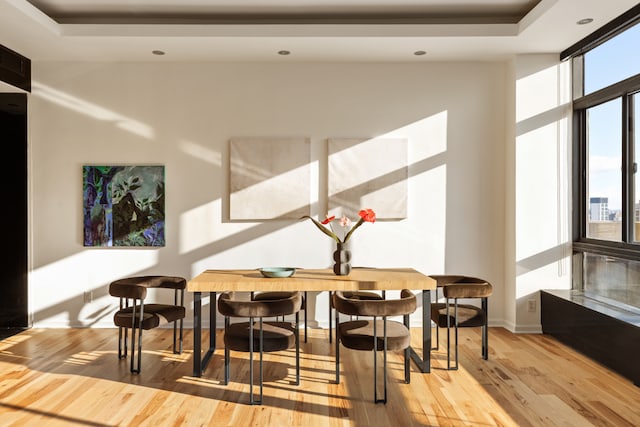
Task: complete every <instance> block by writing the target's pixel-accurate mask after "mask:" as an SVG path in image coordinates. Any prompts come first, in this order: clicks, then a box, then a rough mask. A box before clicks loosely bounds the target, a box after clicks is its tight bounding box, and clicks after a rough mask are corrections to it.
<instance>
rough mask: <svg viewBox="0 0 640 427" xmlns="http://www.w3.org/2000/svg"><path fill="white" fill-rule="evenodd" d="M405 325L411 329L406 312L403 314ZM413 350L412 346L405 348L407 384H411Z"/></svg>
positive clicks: (405, 380) (405, 376)
mask: <svg viewBox="0 0 640 427" xmlns="http://www.w3.org/2000/svg"><path fill="white" fill-rule="evenodd" d="M403 320H404V326H405V327H406V328H407V329H408V330H409V331H411V329H410V324H409V315H408V314H405V315H404V316H403ZM409 336H411V332H409ZM410 362H411V350H410V347H407V348H405V349H404V382H405V383H407V384H411V366H410V364H411V363H410Z"/></svg>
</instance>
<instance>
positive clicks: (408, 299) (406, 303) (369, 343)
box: [333, 289, 417, 403]
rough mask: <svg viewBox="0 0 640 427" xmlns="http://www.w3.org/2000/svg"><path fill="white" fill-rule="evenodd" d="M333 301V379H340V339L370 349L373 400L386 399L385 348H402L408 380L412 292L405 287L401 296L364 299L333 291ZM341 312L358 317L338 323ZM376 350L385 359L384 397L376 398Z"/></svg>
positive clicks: (413, 306)
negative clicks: (334, 321)
mask: <svg viewBox="0 0 640 427" xmlns="http://www.w3.org/2000/svg"><path fill="white" fill-rule="evenodd" d="M333 305H334V307H335V310H336V383H337V384H339V383H340V343H342V345H344V346H345V347H347V348H350V349H353V350H361V351H362V350H363V351H373V401H374V402H375V403H387V351H399V350H404V376H405V382H406V383H407V384H408V383H409V382H410V381H411V371H410V366H409V362H410V354H409V351H410V349H409V346H410V344H411V334H410V331H409V315H410V314H411V313H413V312H414V311H415V310H416V306H417V303H416V297H415V295H414V294H413V293H412V292H411V291H410V290H408V289H404V290H402V291H401V293H400V298H396V299H378V300H365V299H360V298H349V297H347V295H345V292H342V291H336V292H335V293H334V294H333ZM340 313H342V314H346V315H349V316H358V318H357V320H348V321H345V322H342V323H340ZM388 316H403V322H402V323H400V322H398V321H394V320H388V319H387V317H388ZM361 317H368V318H369V319H361ZM378 351H382V352H383V360H384V362H383V376H384V398H383V399H378V387H377V385H378V378H377V371H378V366H377V359H378V357H377V352H378Z"/></svg>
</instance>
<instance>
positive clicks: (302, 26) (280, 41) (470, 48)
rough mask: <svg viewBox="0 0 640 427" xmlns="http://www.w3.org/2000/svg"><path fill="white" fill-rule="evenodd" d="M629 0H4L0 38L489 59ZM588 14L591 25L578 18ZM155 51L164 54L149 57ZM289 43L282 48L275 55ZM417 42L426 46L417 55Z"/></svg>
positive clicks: (605, 17) (15, 43)
mask: <svg viewBox="0 0 640 427" xmlns="http://www.w3.org/2000/svg"><path fill="white" fill-rule="evenodd" d="M636 4H637V1H636V0H615V1H602V0H368V1H367V0H110V1H109V0H95V1H94V0H30V1H27V0H1V1H0V44H3V45H5V46H7V47H9V48H10V49H13V50H16V51H18V52H19V53H21V54H23V55H25V56H27V57H29V58H31V59H32V60H33V61H46V60H90V61H429V60H496V59H504V58H507V57H509V56H510V55H514V54H527V53H558V52H560V51H562V50H564V49H566V48H567V47H569V46H570V45H572V44H573V43H575V42H576V41H578V40H580V39H581V38H583V37H585V36H586V35H588V34H589V33H591V32H592V31H594V30H595V29H597V28H598V27H600V26H602V25H604V24H606V23H607V22H609V21H610V20H612V19H614V18H615V17H617V16H619V15H621V14H622V13H624V12H626V11H627V10H628V9H630V8H632V7H633V6H635V5H636ZM583 18H592V19H593V20H594V21H593V22H592V23H591V24H589V25H577V24H576V22H577V21H578V20H580V19H583ZM154 50H161V51H163V52H165V53H166V54H165V55H163V56H156V55H153V54H152V53H151V52H152V51H154ZM282 50H286V51H289V52H290V54H289V55H286V56H282V55H278V53H277V52H279V51H282ZM416 51H424V52H426V54H425V55H420V56H416V55H414V53H415V52H416Z"/></svg>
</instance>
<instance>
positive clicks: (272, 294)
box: [251, 291, 308, 342]
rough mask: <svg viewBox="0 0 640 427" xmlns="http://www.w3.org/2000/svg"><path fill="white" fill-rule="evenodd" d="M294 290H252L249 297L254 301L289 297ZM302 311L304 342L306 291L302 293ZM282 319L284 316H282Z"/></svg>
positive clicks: (305, 338) (305, 337)
mask: <svg viewBox="0 0 640 427" xmlns="http://www.w3.org/2000/svg"><path fill="white" fill-rule="evenodd" d="M294 292H296V291H261V292H252V293H251V299H252V300H255V301H266V300H273V299H282V298H289V297H290V296H291V295H292V294H293V293H294ZM301 310H302V311H304V342H307V324H308V320H307V291H303V293H302V308H301ZM282 320H283V321H284V316H282Z"/></svg>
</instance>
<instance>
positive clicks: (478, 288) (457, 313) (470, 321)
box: [431, 275, 493, 370]
mask: <svg viewBox="0 0 640 427" xmlns="http://www.w3.org/2000/svg"><path fill="white" fill-rule="evenodd" d="M431 277H432V278H434V279H435V280H436V283H437V288H436V302H435V303H432V304H431V320H432V321H433V322H434V323H435V324H436V347H435V350H438V349H439V348H440V328H447V369H448V370H457V369H458V328H477V327H480V328H482V358H483V359H484V360H488V359H489V331H488V307H489V303H488V301H489V297H490V296H491V294H492V293H493V286H492V285H491V283H489V282H487V281H486V280H484V279H481V278H477V277H471V276H460V275H432V276H431ZM438 289H442V293H443V296H444V302H438ZM463 299H464V300H469V301H467V303H464V304H461V303H460V302H459V301H460V300H463ZM474 300H476V301H474ZM477 301H479V302H480V306H478V305H477ZM474 302H475V304H472V303H474ZM452 328H453V330H454V334H455V352H456V354H455V365H454V366H453V367H452V366H451V344H450V343H451V329H452Z"/></svg>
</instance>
